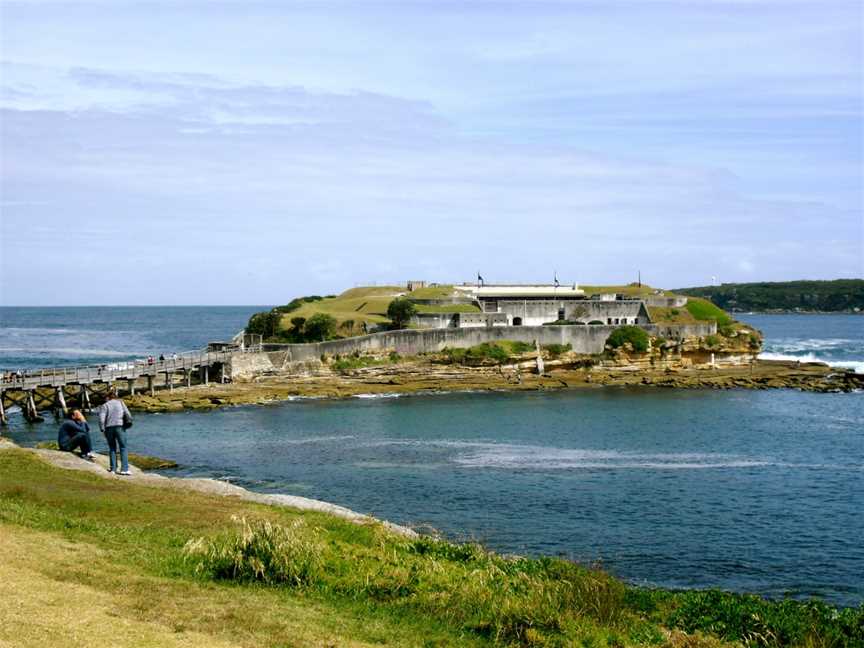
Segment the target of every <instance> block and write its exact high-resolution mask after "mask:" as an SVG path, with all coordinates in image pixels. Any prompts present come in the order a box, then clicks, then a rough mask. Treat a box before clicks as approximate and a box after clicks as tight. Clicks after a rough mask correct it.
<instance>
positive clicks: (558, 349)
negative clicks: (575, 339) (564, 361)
mask: <svg viewBox="0 0 864 648" xmlns="http://www.w3.org/2000/svg"><path fill="white" fill-rule="evenodd" d="M541 348H542V349H543V350H544V351H546V352H547V353H548V354H549V357H550V358H557V357H558V356H561V355H564V354H565V353H568V352H570V351H572V350H573V345H572V344H570V343H569V342H568V343H567V344H544V345H543V346H542V347H541Z"/></svg>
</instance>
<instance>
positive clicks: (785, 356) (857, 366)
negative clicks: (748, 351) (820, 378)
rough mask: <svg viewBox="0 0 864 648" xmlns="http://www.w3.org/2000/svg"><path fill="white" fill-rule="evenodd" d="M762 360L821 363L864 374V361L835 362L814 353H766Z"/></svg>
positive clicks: (760, 355) (761, 355) (761, 354)
mask: <svg viewBox="0 0 864 648" xmlns="http://www.w3.org/2000/svg"><path fill="white" fill-rule="evenodd" d="M759 359H760V360H786V361H791V362H795V361H798V362H821V363H823V364H827V365H829V366H831V367H837V368H839V369H852V370H853V371H854V372H855V373H864V360H857V359H855V360H835V359H833V358H820V357H818V356H817V355H815V354H813V353H805V354H802V355H793V354H791V353H774V352H773V351H766V352H764V353H760V354H759Z"/></svg>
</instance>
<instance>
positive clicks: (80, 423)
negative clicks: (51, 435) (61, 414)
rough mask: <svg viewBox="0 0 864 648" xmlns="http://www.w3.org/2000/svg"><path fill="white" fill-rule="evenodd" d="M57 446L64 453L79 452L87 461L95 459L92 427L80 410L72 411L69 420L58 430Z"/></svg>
mask: <svg viewBox="0 0 864 648" xmlns="http://www.w3.org/2000/svg"><path fill="white" fill-rule="evenodd" d="M57 445H58V446H59V447H60V449H61V450H63V451H64V452H73V451H75V450H79V451H80V452H81V456H82V457H84V458H85V459H90V460H91V461H92V459H93V442H92V441H91V440H90V425H89V424H88V423H87V419H86V418H84V415H83V414H82V413H81V411H80V410H77V409H76V410H72V412H71V414H70V415H69V418H68V419H67V420H65V421H63V423H62V424H61V425H60V429H59V430H57Z"/></svg>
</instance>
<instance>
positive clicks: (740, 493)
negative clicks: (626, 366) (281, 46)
mask: <svg viewBox="0 0 864 648" xmlns="http://www.w3.org/2000/svg"><path fill="white" fill-rule="evenodd" d="M252 310H255V308H251V309H248V310H247V311H243V312H242V313H241V312H239V311H238V312H237V313H236V317H237V318H238V321H237V322H231V323H230V324H229V323H228V322H225V329H226V330H227V331H229V332H233V331H235V330H236V329H238V328H240V327H241V326H242V324H243V323H244V322H245V319H246V317H248V312H249V311H252ZM241 315H242V316H241ZM142 317H143V316H142ZM147 317H152V314H151V315H148V316H147ZM220 317H221V316H220ZM789 317H790V318H791V319H784V318H786V316H776V315H771V316H744V317H743V318H742V319H746V320H748V321H749V322H750V323H751V324H752V325H754V326H757V327H758V328H761V329H762V330H764V331H765V332H766V334H767V337H768V342H767V345H766V349H767V350H768V352H769V353H783V354H786V355H793V356H794V355H796V354H798V355H800V357H801V358H802V359H809V358H808V357H807V356H808V354H812V355H813V356H815V357H823V356H826V355H830V356H831V358H830V359H831V360H832V361H837V362H845V363H853V362H862V361H864V331H862V324H864V319H862V318H859V317H854V316H828V315H817V316H803V315H796V316H789ZM145 319H146V318H145ZM228 319H230V318H228ZM37 320H38V318H37ZM4 326H5V324H4ZM32 326H33V327H35V328H49V325H47V324H45V323H42V322H38V321H37V322H36V323H34V324H32ZM64 326H66V327H67V328H74V322H73V323H72V324H69V323H66V324H64ZM171 326H175V325H165V326H163V327H161V328H162V329H164V330H169V329H170V328H171ZM176 326H178V327H179V326H180V325H179V324H176ZM184 326H185V324H184ZM190 326H191V327H192V328H194V323H192V324H190ZM147 327H148V330H147V333H146V335H148V336H152V335H154V334H153V333H151V332H150V329H152V328H154V327H153V325H152V321H151V322H150V323H148V324H147ZM181 328H182V327H181ZM4 335H5V333H4ZM32 335H33V336H35V337H34V339H38V336H39V335H40V334H39V333H32ZM158 335H161V333H159V334H158ZM108 337H110V335H109V336H108ZM205 337H225V336H224V335H222V336H218V335H215V333H212V332H211V331H208V333H207V335H204V334H202V335H201V336H200V338H201V339H200V340H199V341H197V342H195V343H194V344H193V341H192V340H190V341H189V344H190V345H192V348H194V347H195V346H201V345H202V344H203V343H206V341H207V340H206V339H204V338H205ZM43 339H45V340H51V339H53V338H51V334H47V335H45V336H44V338H43ZM146 339H149V340H154V339H155V342H154V343H155V344H157V345H162V346H166V349H167V350H170V348H168V347H167V345H168V344H169V340H167V339H160V338H158V337H156V338H153V337H148V338H146ZM820 344H821V346H820ZM772 345H774V346H772ZM0 346H6V344H5V343H4V344H2V345H0ZM793 347H794V348H793ZM150 352H155V350H154V351H150ZM856 354H857V355H856ZM22 355H23V356H27V353H26V352H25V353H23V354H22ZM27 357H36V355H35V353H33V354H31V355H30V356H27ZM826 359H828V358H826ZM862 424H864V395H862V394H808V393H801V392H795V391H787V390H778V391H737V390H735V391H709V390H705V391H700V390H653V389H636V390H628V389H617V388H614V389H596V390H583V391H569V392H558V393H530V394H442V395H437V396H423V397H420V396H410V397H402V398H377V399H371V398H369V399H363V398H355V399H348V400H343V401H309V400H306V401H294V402H287V403H282V404H278V405H272V406H265V407H242V408H233V409H225V410H221V411H216V412H206V413H194V412H186V413H178V414H166V415H150V416H139V417H138V421H137V422H136V425H135V427H134V428H133V430H132V434H131V437H132V441H131V443H132V445H133V449H134V450H136V451H140V452H143V453H147V454H155V455H159V456H165V457H171V458H174V459H176V460H178V461H179V462H180V463H181V464H182V466H183V467H182V468H181V469H180V470H179V471H175V472H179V473H180V474H183V475H196V476H213V477H218V478H223V479H229V480H231V481H233V482H235V483H240V484H242V485H245V486H248V487H250V488H253V489H255V490H261V491H267V492H284V493H291V494H297V495H304V496H307V497H314V498H318V499H324V500H328V501H332V502H337V503H339V504H343V505H345V506H348V507H351V508H353V509H356V510H358V511H363V512H368V513H372V514H374V515H377V516H379V517H383V518H386V519H390V520H393V521H394V522H402V523H409V524H428V525H431V526H433V527H435V528H436V529H439V530H441V531H443V532H444V533H446V534H448V535H450V536H451V537H457V538H475V539H478V540H481V541H483V542H485V543H487V544H488V545H490V546H491V547H493V548H495V549H498V550H501V551H508V552H519V553H530V554H562V555H565V556H568V557H571V558H575V559H577V560H581V561H600V562H601V563H602V564H603V565H604V566H605V567H606V568H607V569H609V570H611V571H612V572H614V573H616V574H618V575H620V576H622V577H624V578H626V579H628V580H630V581H633V582H639V583H650V584H656V585H663V586H674V587H710V586H717V587H723V588H728V589H734V590H746V591H754V592H759V593H763V594H766V595H772V596H779V595H783V594H785V593H790V594H792V595H795V596H810V595H816V596H821V597H824V598H826V599H828V600H830V601H833V602H835V603H840V604H844V605H854V604H858V603H860V602H861V601H862V600H864V576H862V575H864V549H862V543H861V538H862V537H864V503H862V496H861V493H862V492H864V431H862V430H864V425H862ZM9 433H10V434H11V436H12V437H13V438H14V439H15V440H17V441H19V442H21V443H35V442H36V441H37V440H41V439H49V438H52V437H53V436H54V434H55V426H54V425H53V424H43V425H37V426H28V425H26V424H24V423H23V421H21V419H20V417H16V418H14V419H13V424H12V426H11V428H10V430H9ZM97 449H104V442H103V441H102V440H101V439H98V440H97Z"/></svg>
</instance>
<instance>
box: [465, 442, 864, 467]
mask: <svg viewBox="0 0 864 648" xmlns="http://www.w3.org/2000/svg"><path fill="white" fill-rule="evenodd" d="M454 461H455V463H456V464H457V465H460V466H462V467H465V468H497V469H509V470H574V469H603V470H627V469H642V470H706V469H729V468H732V469H736V468H805V469H820V470H825V469H829V470H860V469H862V468H864V467H862V466H855V465H842V466H841V465H833V464H832V465H829V464H797V463H786V462H782V461H774V460H771V459H767V458H755V457H743V456H737V455H724V454H713V453H647V454H645V453H638V452H617V451H597V450H568V449H563V448H536V447H532V446H506V445H505V446H501V447H497V448H490V449H487V450H486V451H484V452H475V453H470V454H465V455H462V456H460V457H456V458H455V459H454Z"/></svg>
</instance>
